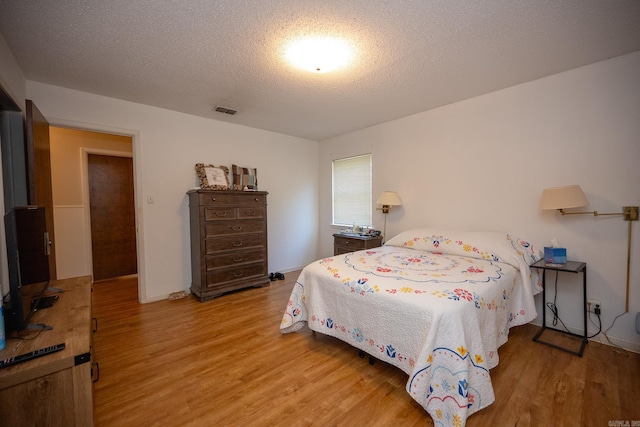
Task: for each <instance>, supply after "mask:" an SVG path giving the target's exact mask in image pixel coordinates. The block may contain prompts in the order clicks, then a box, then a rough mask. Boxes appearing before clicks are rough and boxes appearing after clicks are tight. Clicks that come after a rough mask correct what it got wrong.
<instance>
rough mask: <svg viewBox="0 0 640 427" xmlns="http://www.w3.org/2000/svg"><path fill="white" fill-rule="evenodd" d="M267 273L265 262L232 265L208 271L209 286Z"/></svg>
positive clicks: (212, 286)
mask: <svg viewBox="0 0 640 427" xmlns="http://www.w3.org/2000/svg"><path fill="white" fill-rule="evenodd" d="M265 274H267V269H266V266H265V264H264V263H263V262H261V263H256V264H248V265H246V266H242V267H230V268H223V269H220V270H214V271H210V272H207V288H214V287H216V286H220V285H221V284H224V283H226V282H231V281H234V280H243V279H246V278H250V277H256V276H263V275H265Z"/></svg>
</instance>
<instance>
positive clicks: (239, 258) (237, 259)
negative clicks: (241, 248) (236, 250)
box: [233, 257, 242, 262]
mask: <svg viewBox="0 0 640 427" xmlns="http://www.w3.org/2000/svg"><path fill="white" fill-rule="evenodd" d="M240 261H242V257H235V258H233V262H240Z"/></svg>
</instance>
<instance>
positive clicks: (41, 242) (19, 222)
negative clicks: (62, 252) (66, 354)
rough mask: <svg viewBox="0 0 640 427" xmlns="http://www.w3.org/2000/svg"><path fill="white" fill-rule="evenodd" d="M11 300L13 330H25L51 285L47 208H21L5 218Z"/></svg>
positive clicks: (13, 210)
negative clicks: (45, 211)
mask: <svg viewBox="0 0 640 427" xmlns="http://www.w3.org/2000/svg"><path fill="white" fill-rule="evenodd" d="M4 222H5V232H6V240H7V261H8V266H9V288H10V298H11V308H10V322H9V323H10V328H11V329H14V330H18V331H19V330H22V329H24V328H26V327H27V326H28V322H29V318H30V317H31V315H32V314H33V312H34V311H35V310H37V309H38V303H39V302H40V299H41V298H42V294H43V292H44V291H45V290H46V289H47V286H48V284H49V278H50V276H49V236H48V233H47V227H46V222H45V215H44V207H41V206H18V207H14V208H13V209H11V210H10V211H9V212H8V213H7V214H6V215H5V217H4Z"/></svg>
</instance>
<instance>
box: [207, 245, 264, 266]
mask: <svg viewBox="0 0 640 427" xmlns="http://www.w3.org/2000/svg"><path fill="white" fill-rule="evenodd" d="M265 255H266V254H265V252H264V251H261V250H259V249H251V250H244V251H239V252H232V253H227V254H221V255H211V256H208V257H207V260H206V263H207V264H206V268H207V271H210V270H214V269H216V268H224V267H229V266H238V265H244V264H250V263H254V262H262V261H264V260H265Z"/></svg>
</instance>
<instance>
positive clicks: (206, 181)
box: [196, 163, 231, 190]
mask: <svg viewBox="0 0 640 427" xmlns="http://www.w3.org/2000/svg"><path fill="white" fill-rule="evenodd" d="M196 174H197V175H198V179H199V180H200V188H202V189H209V190H229V189H231V185H230V184H229V168H228V167H226V166H214V165H205V164H204V163H196Z"/></svg>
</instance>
